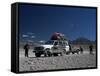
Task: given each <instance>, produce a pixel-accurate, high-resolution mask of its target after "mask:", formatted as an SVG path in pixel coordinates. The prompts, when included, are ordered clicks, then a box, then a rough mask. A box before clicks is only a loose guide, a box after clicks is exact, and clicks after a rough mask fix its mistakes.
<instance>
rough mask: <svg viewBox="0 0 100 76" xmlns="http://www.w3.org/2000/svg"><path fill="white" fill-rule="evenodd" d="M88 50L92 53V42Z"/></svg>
mask: <svg viewBox="0 0 100 76" xmlns="http://www.w3.org/2000/svg"><path fill="white" fill-rule="evenodd" d="M89 51H90V54H93V45H92V44H91V45H90V46H89Z"/></svg>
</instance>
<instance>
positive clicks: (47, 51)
mask: <svg viewBox="0 0 100 76" xmlns="http://www.w3.org/2000/svg"><path fill="white" fill-rule="evenodd" d="M45 54H46V55H47V56H49V57H50V56H52V53H51V52H50V49H49V48H47V49H46V53H45Z"/></svg>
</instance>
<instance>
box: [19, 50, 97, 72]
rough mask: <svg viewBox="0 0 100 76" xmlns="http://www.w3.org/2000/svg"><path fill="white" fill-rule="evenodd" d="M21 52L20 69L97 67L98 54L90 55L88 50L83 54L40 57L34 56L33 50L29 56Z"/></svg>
mask: <svg viewBox="0 0 100 76" xmlns="http://www.w3.org/2000/svg"><path fill="white" fill-rule="evenodd" d="M20 50H21V51H20V52H19V53H20V54H19V70H20V71H39V70H55V69H71V68H86V67H96V54H95V52H94V55H90V54H89V52H88V51H84V53H83V54H73V55H72V54H70V55H65V56H57V57H38V58H36V57H35V56H34V53H33V52H32V51H33V50H32V49H31V50H30V51H29V57H28V58H26V57H25V56H24V50H23V49H20Z"/></svg>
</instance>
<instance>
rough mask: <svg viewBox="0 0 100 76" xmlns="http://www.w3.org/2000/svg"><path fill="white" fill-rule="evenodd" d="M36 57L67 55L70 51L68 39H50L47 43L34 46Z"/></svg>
mask: <svg viewBox="0 0 100 76" xmlns="http://www.w3.org/2000/svg"><path fill="white" fill-rule="evenodd" d="M33 52H34V53H35V56H36V57H40V56H41V55H44V56H58V55H61V56H62V55H66V54H67V52H69V45H68V41H66V40H50V41H47V42H45V44H43V45H40V46H36V47H34V51H33Z"/></svg>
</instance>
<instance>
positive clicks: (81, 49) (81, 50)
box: [80, 46, 83, 54]
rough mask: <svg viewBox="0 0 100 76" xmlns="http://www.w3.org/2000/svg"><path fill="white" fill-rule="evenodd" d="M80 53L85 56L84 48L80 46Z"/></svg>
mask: <svg viewBox="0 0 100 76" xmlns="http://www.w3.org/2000/svg"><path fill="white" fill-rule="evenodd" d="M80 52H81V54H83V48H82V47H81V46H80Z"/></svg>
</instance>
